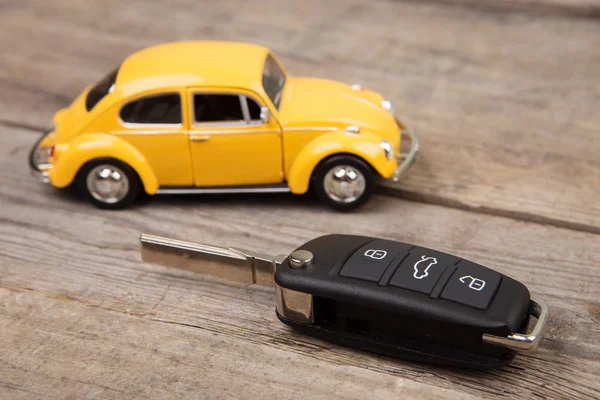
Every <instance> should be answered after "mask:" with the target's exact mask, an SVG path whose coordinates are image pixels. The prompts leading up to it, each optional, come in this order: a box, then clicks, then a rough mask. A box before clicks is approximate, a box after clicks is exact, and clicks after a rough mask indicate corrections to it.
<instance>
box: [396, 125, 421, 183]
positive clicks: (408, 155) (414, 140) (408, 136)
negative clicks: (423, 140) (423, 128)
mask: <svg viewBox="0 0 600 400" xmlns="http://www.w3.org/2000/svg"><path fill="white" fill-rule="evenodd" d="M398 125H399V126H405V127H406V128H405V129H401V131H400V135H401V140H400V145H401V146H402V143H403V142H404V141H405V140H408V141H410V147H409V150H408V151H407V152H404V153H403V152H400V155H399V156H398V158H396V160H397V161H398V167H396V170H395V171H394V173H393V175H392V178H391V179H392V181H394V182H398V181H399V180H400V178H402V177H403V176H404V175H406V173H407V172H408V170H409V169H410V167H412V165H413V164H414V162H415V160H416V159H417V154H419V138H418V136H417V134H416V133H415V131H414V129H413V128H411V127H410V126H408V125H405V124H403V123H398Z"/></svg>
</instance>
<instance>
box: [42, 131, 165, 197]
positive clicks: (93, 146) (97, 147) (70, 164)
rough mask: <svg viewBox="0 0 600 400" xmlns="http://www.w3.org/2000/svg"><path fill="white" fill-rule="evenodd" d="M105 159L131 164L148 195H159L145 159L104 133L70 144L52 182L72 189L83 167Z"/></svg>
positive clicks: (54, 169) (56, 162) (53, 172)
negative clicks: (99, 159)
mask: <svg viewBox="0 0 600 400" xmlns="http://www.w3.org/2000/svg"><path fill="white" fill-rule="evenodd" d="M106 157H110V158H115V159H117V160H119V161H122V162H124V163H125V164H127V165H129V166H130V167H131V168H133V170H134V171H135V172H136V173H137V174H138V176H139V177H140V180H141V181H142V185H143V186H144V189H145V191H146V193H148V194H154V193H156V190H157V189H158V180H157V179H156V175H155V174H154V172H153V171H152V169H151V168H150V166H149V164H148V162H147V161H146V159H145V158H144V156H143V155H142V154H141V153H140V152H139V151H138V150H137V149H136V148H135V147H133V146H132V145H131V144H129V143H127V142H126V141H125V140H123V139H121V138H119V137H117V136H113V135H109V134H105V133H90V134H85V135H81V136H78V137H76V138H75V139H73V140H72V141H71V142H69V144H68V146H67V148H66V149H64V150H63V151H62V152H61V154H60V157H58V159H57V160H54V161H53V167H52V169H51V170H50V172H49V178H50V182H51V183H52V185H53V186H56V187H66V186H69V185H70V184H71V183H72V182H73V180H74V179H75V176H76V175H77V172H78V171H79V170H80V169H81V167H82V166H83V165H85V164H86V163H87V162H89V161H92V160H94V159H96V158H106Z"/></svg>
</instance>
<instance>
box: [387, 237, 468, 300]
mask: <svg viewBox="0 0 600 400" xmlns="http://www.w3.org/2000/svg"><path fill="white" fill-rule="evenodd" d="M458 260H459V258H458V257H455V256H452V255H450V254H446V253H442V252H439V251H435V250H431V249H427V248H424V247H415V248H414V249H413V250H411V252H410V255H409V256H408V257H407V258H406V259H405V260H404V261H403V262H402V264H400V267H398V270H397V271H396V272H395V273H394V275H393V276H392V279H391V280H390V283H389V284H390V285H392V286H396V287H401V288H404V289H410V290H414V291H416V292H421V293H425V294H430V293H431V291H432V290H433V287H434V286H435V284H436V283H437V281H438V279H440V277H441V276H442V274H443V273H444V271H445V270H446V268H447V267H449V266H452V265H454V264H455V263H456V262H457V261H458Z"/></svg>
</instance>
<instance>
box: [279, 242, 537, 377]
mask: <svg viewBox="0 0 600 400" xmlns="http://www.w3.org/2000/svg"><path fill="white" fill-rule="evenodd" d="M274 280H275V286H276V289H277V317H278V318H279V319H280V320H281V321H282V322H284V323H286V324H288V325H290V326H292V327H293V328H295V329H298V330H300V331H302V332H304V333H307V334H311V335H315V336H318V337H321V338H323V339H326V340H329V341H333V342H338V343H341V344H344V345H347V346H351V347H354V348H358V349H362V350H367V351H372V352H376V353H380V354H383V355H387V356H393V357H402V358H407V359H412V360H416V361H426V362H431V363H437V364H445V365H451V366H462V367H473V368H496V367H501V366H503V365H504V364H506V363H507V362H508V361H510V360H511V359H512V358H513V357H514V355H515V353H516V352H518V351H531V350H533V349H535V347H536V346H537V344H538V343H539V340H540V338H541V336H542V334H543V328H544V326H545V322H546V318H547V308H546V306H545V305H544V304H543V303H542V302H535V301H532V300H531V298H530V294H529V290H528V289H527V288H526V287H525V286H524V285H523V284H522V283H520V282H517V281H516V280H514V279H512V278H510V277H508V276H506V275H502V274H500V273H499V272H496V271H493V270H491V269H489V268H486V267H484V266H482V265H479V264H476V263H474V262H472V261H468V260H465V259H461V258H459V257H457V256H454V255H451V254H447V253H443V252H440V251H436V250H432V249H428V248H425V247H420V246H415V245H411V244H408V243H401V242H396V241H391V240H384V239H376V238H370V237H364V236H351V235H328V236H322V237H319V238H316V239H314V240H311V241H310V242H308V243H305V244H304V245H302V246H300V247H299V248H298V249H297V250H295V251H294V252H293V253H291V254H290V255H289V256H288V257H287V258H286V259H285V260H284V261H283V263H282V264H281V265H280V266H278V268H277V270H276V272H275V276H274ZM530 315H533V316H535V317H536V318H537V319H538V321H537V324H536V325H535V327H534V328H533V331H532V332H531V333H530V334H526V333H525V330H526V329H527V326H528V322H529V317H530Z"/></svg>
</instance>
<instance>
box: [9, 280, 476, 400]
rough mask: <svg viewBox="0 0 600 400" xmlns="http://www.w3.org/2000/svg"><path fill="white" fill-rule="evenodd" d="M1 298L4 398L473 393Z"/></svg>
mask: <svg viewBox="0 0 600 400" xmlns="http://www.w3.org/2000/svg"><path fill="white" fill-rule="evenodd" d="M0 300H1V306H0V322H2V328H1V329H2V338H1V339H0V349H1V350H2V352H1V353H0V372H1V375H0V379H1V382H0V396H2V397H3V398H10V399H21V398H22V399H28V398H36V399H45V398H49V399H52V398H56V399H64V398H76V399H88V398H127V399H134V398H139V399H150V398H155V399H181V398H205V399H215V398H226V399H265V398H278V399H289V398H298V397H299V396H298V394H299V393H308V394H310V395H311V398H315V399H364V398H367V397H369V395H379V394H382V395H383V396H384V397H391V394H393V392H394V391H398V392H401V393H403V394H404V395H406V396H409V397H410V398H414V399H424V398H427V396H429V395H434V396H435V397H436V398H441V399H455V398H464V399H469V398H475V397H472V396H469V395H466V394H463V393H459V392H454V391H451V390H447V389H442V388H432V387H431V386H429V385H426V384H424V383H419V382H415V381H411V380H409V379H404V378H398V377H395V376H392V375H386V374H381V373H378V372H377V371H368V370H365V369H363V368H355V367H354V366H352V365H346V366H344V365H339V364H336V363H331V362H328V361H327V360H320V359H318V358H317V359H316V358H314V357H310V356H308V357H307V356H305V355H303V354H301V353H293V352H289V351H285V350H282V346H277V345H273V346H264V345H253V344H252V343H249V342H248V341H247V340H245V339H243V338H240V339H232V338H230V337H227V336H223V335H220V334H218V333H217V334H215V332H214V331H213V330H212V329H211V328H210V327H209V326H198V327H191V326H182V325H178V324H170V323H161V322H158V321H157V320H152V319H148V318H140V317H137V316H131V315H127V314H124V313H122V312H111V311H106V310H105V309H101V308H100V309H99V308H95V307H90V306H88V305H85V304H81V303H79V302H77V301H72V300H71V301H69V300H67V301H65V300H64V299H55V298H48V297H44V296H43V295H41V294H39V293H36V292H30V291H12V290H6V289H4V288H2V289H0ZM240 333H241V334H242V336H243V335H244V333H243V331H242V332H240ZM248 334H252V333H251V332H248ZM292 340H294V339H292ZM295 340H297V344H296V346H297V347H299V348H305V349H306V350H307V351H310V350H311V347H312V350H317V349H316V348H314V346H311V344H310V343H303V342H302V339H301V338H298V339H295ZM32 344H36V346H31V345H32ZM38 344H39V345H38Z"/></svg>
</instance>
